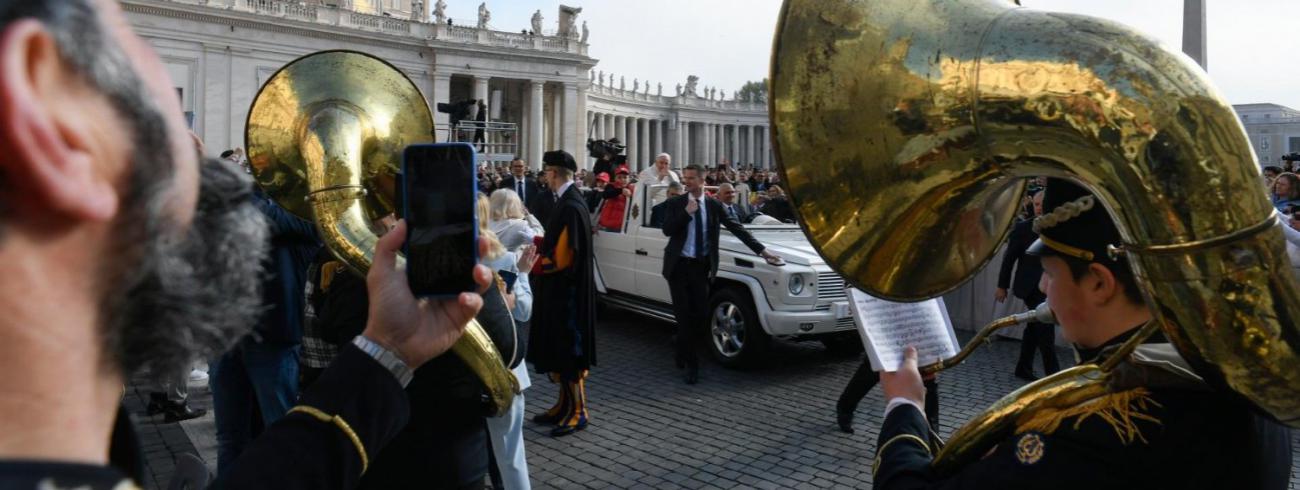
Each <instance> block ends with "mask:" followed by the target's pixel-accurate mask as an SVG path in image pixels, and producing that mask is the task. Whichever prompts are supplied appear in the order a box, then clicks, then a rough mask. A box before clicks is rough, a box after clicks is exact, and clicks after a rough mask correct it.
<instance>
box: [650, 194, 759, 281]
mask: <svg viewBox="0 0 1300 490" xmlns="http://www.w3.org/2000/svg"><path fill="white" fill-rule="evenodd" d="M689 197H690V194H682V195H680V196H674V197H672V198H671V199H668V200H666V201H664V203H663V204H664V228H663V230H664V235H665V236H667V237H668V245H666V246H664V270H663V273H664V277H665V278H671V277H672V276H673V269H674V268H676V267H677V260H678V259H679V258H681V256H682V248H683V247H685V246H686V236H687V230H688V227H689V226H691V222H692V221H691V215H690V214H688V213H687V212H686V203H687V199H688V198H689ZM704 202H705V205H706V206H708V208H707V209H705V211H704V212H705V214H706V216H705V220H706V221H705V223H704V225H705V226H704V227H705V241H704V246H705V247H708V249H709V278H710V279H712V278H713V276H714V275H715V274H717V272H718V233H719V230H720V229H721V228H722V227H723V226H726V227H727V229H728V230H731V234H733V235H736V238H739V239H740V241H741V242H744V243H745V246H747V247H749V249H750V250H753V251H754V253H756V254H757V253H762V252H763V249H764V248H765V247H763V244H761V243H758V240H755V239H754V236H753V235H750V234H749V230H746V229H745V226H744V225H741V224H740V222H739V221H736V220H734V219H731V217H730V216H727V211H726V210H724V209H723V208H722V203H721V202H719V201H718V200H717V199H714V198H712V197H705V198H704Z"/></svg>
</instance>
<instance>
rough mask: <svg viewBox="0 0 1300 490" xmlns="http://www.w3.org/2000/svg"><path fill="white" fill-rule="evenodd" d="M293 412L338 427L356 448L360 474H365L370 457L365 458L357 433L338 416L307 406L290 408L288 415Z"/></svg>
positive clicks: (364, 451)
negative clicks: (358, 456) (359, 462)
mask: <svg viewBox="0 0 1300 490" xmlns="http://www.w3.org/2000/svg"><path fill="white" fill-rule="evenodd" d="M294 412H298V413H304V414H307V415H310V416H311V417H312V418H315V419H316V420H319V421H321V422H325V423H327V424H334V426H335V427H338V428H339V430H341V431H343V434H344V435H347V436H348V439H349V440H351V441H352V445H353V446H356V448H357V454H358V455H360V456H361V472H362V473H365V472H366V469H367V468H369V467H370V457H369V456H366V446H365V444H362V443H361V438H360V437H357V433H356V432H353V431H352V426H350V425H348V422H347V421H346V420H343V418H342V417H339V416H338V415H329V414H327V413H325V412H322V411H320V409H318V408H316V407H309V406H307V405H298V406H296V407H293V408H290V409H289V412H288V413H294ZM286 415H287V414H286Z"/></svg>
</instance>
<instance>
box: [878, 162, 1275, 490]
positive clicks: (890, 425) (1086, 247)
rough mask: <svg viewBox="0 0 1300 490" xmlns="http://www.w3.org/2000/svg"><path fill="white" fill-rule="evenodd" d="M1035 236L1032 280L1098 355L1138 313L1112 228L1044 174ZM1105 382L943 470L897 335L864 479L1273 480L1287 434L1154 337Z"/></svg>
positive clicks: (961, 483) (900, 483)
mask: <svg viewBox="0 0 1300 490" xmlns="http://www.w3.org/2000/svg"><path fill="white" fill-rule="evenodd" d="M1046 192H1047V194H1046V196H1045V197H1044V214H1043V215H1042V216H1041V217H1039V218H1038V219H1037V221H1036V226H1035V228H1037V231H1038V232H1039V239H1038V240H1037V241H1036V242H1034V244H1033V245H1032V246H1031V247H1030V248H1029V253H1031V254H1036V255H1038V256H1039V257H1040V259H1041V261H1042V266H1043V277H1042V280H1041V283H1040V287H1041V288H1042V289H1043V291H1044V292H1046V293H1047V301H1048V303H1050V304H1051V305H1052V310H1053V311H1054V312H1055V313H1056V318H1057V321H1058V323H1059V324H1060V325H1061V329H1062V332H1064V334H1065V337H1066V338H1067V339H1069V340H1070V341H1071V342H1074V344H1075V345H1076V348H1077V349H1078V352H1079V357H1080V359H1082V360H1083V362H1085V363H1086V362H1095V361H1100V360H1104V359H1107V358H1108V357H1109V355H1110V354H1112V353H1113V352H1114V351H1115V349H1116V348H1117V347H1118V346H1119V344H1121V343H1123V342H1124V341H1125V340H1127V339H1128V338H1129V337H1131V336H1132V335H1134V334H1135V333H1136V331H1137V330H1138V329H1139V328H1140V327H1141V326H1142V325H1144V324H1146V323H1147V322H1149V321H1151V320H1152V315H1151V311H1150V310H1149V309H1148V308H1147V306H1146V304H1145V303H1144V302H1143V300H1142V296H1141V293H1140V292H1139V290H1138V287H1137V283H1136V281H1135V279H1134V276H1133V273H1132V271H1131V270H1130V268H1129V266H1128V263H1127V262H1124V261H1122V260H1121V261H1116V260H1112V259H1111V258H1110V255H1109V254H1108V253H1107V246H1108V245H1118V244H1120V243H1121V242H1120V236H1119V232H1118V230H1117V229H1116V227H1115V224H1114V222H1112V221H1111V218H1110V215H1109V214H1108V213H1107V212H1106V210H1105V209H1104V208H1103V206H1102V204H1101V202H1100V201H1099V200H1097V199H1096V198H1095V197H1093V196H1092V194H1090V193H1089V192H1088V191H1087V190H1086V189H1084V188H1083V187H1080V186H1078V185H1076V184H1074V183H1072V182H1070V181H1067V180H1062V179H1050V180H1049V181H1048V184H1047V190H1046ZM1116 369H1117V370H1121V371H1117V372H1119V373H1121V374H1122V375H1120V376H1116V378H1115V381H1114V382H1113V384H1112V385H1111V387H1110V393H1108V394H1105V395H1101V396H1099V397H1097V398H1094V399H1090V400H1088V401H1086V402H1084V403H1080V404H1078V405H1073V406H1065V407H1060V408H1044V409H1040V410H1036V411H1031V412H1026V413H1023V414H1020V415H1019V417H1018V418H1016V420H1015V426H1014V427H1013V428H1012V429H1011V430H1010V432H1009V433H1008V435H1007V436H1006V438H1005V439H1003V440H1002V441H1001V442H999V443H998V444H997V445H996V446H995V447H994V448H993V449H992V450H991V451H990V452H989V453H988V454H987V455H985V456H984V457H983V458H982V459H980V460H978V461H975V462H973V463H970V464H968V465H966V466H965V467H963V468H960V469H958V470H957V472H956V473H955V474H953V475H950V476H947V477H940V476H938V475H936V474H935V473H933V472H932V470H931V468H930V461H931V458H932V457H933V452H934V448H931V447H929V444H927V443H926V442H925V435H926V431H927V429H928V425H927V424H926V421H925V416H924V415H922V414H921V410H920V409H919V408H918V407H919V406H920V404H921V400H922V399H923V398H924V396H925V388H923V387H922V385H921V377H920V374H919V373H918V372H917V368H916V351H915V350H914V349H911V348H909V349H908V352H907V357H906V361H905V363H904V366H903V368H902V369H900V370H899V371H897V372H894V373H882V374H881V381H882V384H883V385H884V390H885V396H886V398H887V399H888V400H889V403H888V405H887V406H886V415H885V422H884V426H883V427H882V428H881V431H880V439H879V443H878V445H877V447H878V448H879V449H878V450H877V457H876V469H875V478H874V484H875V488H878V489H886V490H895V489H914V488H1080V489H1098V488H1206V489H1210V488H1216V489H1217V488H1251V489H1277V490H1280V489H1284V488H1287V485H1288V483H1289V481H1288V480H1289V478H1290V475H1291V439H1290V435H1289V431H1288V430H1287V429H1285V428H1283V427H1282V426H1280V425H1278V424H1276V423H1274V422H1271V421H1268V420H1266V419H1264V418H1263V417H1262V416H1260V415H1257V414H1256V412H1254V411H1253V410H1252V409H1251V408H1250V407H1248V406H1247V405H1246V404H1244V403H1243V402H1241V401H1239V400H1238V399H1237V398H1235V397H1232V396H1227V395H1225V394H1223V393H1219V392H1216V391H1215V390H1213V389H1210V388H1209V386H1208V385H1207V384H1206V383H1205V382H1204V381H1203V380H1202V379H1201V378H1200V377H1198V376H1196V375H1195V374H1194V372H1193V371H1192V370H1191V368H1190V367H1189V365H1188V364H1187V362H1186V361H1184V360H1183V359H1182V358H1181V357H1180V356H1179V355H1178V353H1177V351H1175V350H1174V349H1173V347H1172V346H1171V345H1170V344H1168V343H1167V342H1166V341H1165V340H1164V338H1163V337H1159V338H1154V339H1151V340H1148V343H1146V344H1143V345H1142V346H1139V347H1138V349H1137V350H1136V351H1134V352H1133V353H1132V354H1131V355H1130V356H1129V357H1128V358H1127V359H1125V360H1123V361H1121V362H1120V364H1119V365H1118V367H1117V368H1116Z"/></svg>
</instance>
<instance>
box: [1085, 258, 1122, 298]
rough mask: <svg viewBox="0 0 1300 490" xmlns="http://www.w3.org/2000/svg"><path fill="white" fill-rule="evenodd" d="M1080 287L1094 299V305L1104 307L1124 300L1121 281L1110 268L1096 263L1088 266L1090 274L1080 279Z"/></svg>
mask: <svg viewBox="0 0 1300 490" xmlns="http://www.w3.org/2000/svg"><path fill="white" fill-rule="evenodd" d="M1079 283H1080V287H1081V288H1082V289H1083V290H1084V291H1087V292H1088V294H1089V295H1090V296H1092V298H1093V304H1095V305H1097V306H1102V305H1105V304H1107V303H1110V302H1111V301H1113V300H1116V299H1123V296H1124V291H1122V290H1121V286H1120V285H1119V280H1118V279H1116V278H1115V273H1114V272H1111V270H1110V268H1108V267H1106V266H1104V265H1101V264H1098V263H1096V262H1093V263H1090V264H1088V273H1087V274H1084V275H1083V277H1081V278H1079Z"/></svg>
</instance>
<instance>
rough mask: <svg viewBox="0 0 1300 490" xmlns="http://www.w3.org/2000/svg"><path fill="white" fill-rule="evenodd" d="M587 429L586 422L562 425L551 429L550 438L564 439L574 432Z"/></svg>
mask: <svg viewBox="0 0 1300 490" xmlns="http://www.w3.org/2000/svg"><path fill="white" fill-rule="evenodd" d="M586 428H587V423H586V422H579V423H578V425H564V426H560V427H556V428H554V429H551V437H564V436H567V435H569V434H572V433H574V432H577V431H580V430H583V429H586Z"/></svg>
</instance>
